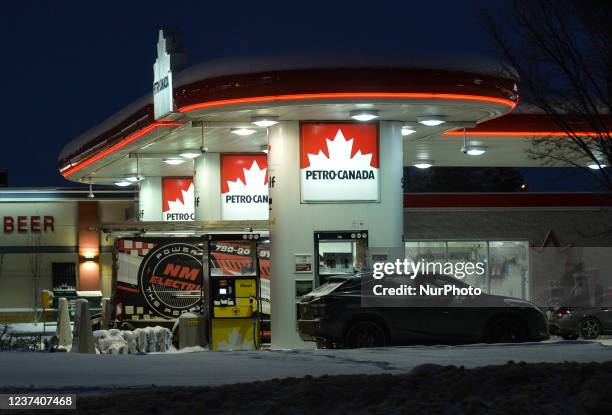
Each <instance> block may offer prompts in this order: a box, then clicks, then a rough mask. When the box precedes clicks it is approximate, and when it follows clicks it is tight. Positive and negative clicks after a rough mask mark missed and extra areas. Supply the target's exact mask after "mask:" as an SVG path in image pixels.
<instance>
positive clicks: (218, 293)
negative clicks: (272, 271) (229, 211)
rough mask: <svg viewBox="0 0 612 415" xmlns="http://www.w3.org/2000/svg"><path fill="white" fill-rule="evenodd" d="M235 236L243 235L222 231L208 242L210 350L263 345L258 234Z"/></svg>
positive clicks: (246, 348)
mask: <svg viewBox="0 0 612 415" xmlns="http://www.w3.org/2000/svg"><path fill="white" fill-rule="evenodd" d="M236 236H238V237H240V239H239V240H235V239H234V240H232V239H230V237H231V235H223V236H219V237H221V238H223V239H222V240H212V241H210V242H209V258H210V268H209V269H210V279H209V281H210V290H209V292H210V302H209V304H210V308H211V310H210V318H211V325H210V327H211V332H210V348H211V350H255V349H258V348H259V346H260V308H261V289H260V278H259V277H260V275H259V264H258V256H257V240H258V239H259V235H257V234H244V235H236Z"/></svg>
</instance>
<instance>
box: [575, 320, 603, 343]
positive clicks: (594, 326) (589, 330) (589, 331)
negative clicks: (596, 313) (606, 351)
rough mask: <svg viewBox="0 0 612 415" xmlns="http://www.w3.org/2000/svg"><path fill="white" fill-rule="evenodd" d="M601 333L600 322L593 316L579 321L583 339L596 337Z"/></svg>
mask: <svg viewBox="0 0 612 415" xmlns="http://www.w3.org/2000/svg"><path fill="white" fill-rule="evenodd" d="M600 334H601V323H600V322H599V320H597V319H596V318H593V317H587V318H585V319H584V320H582V322H581V323H580V336H582V338H583V339H588V340H592V339H596V338H597V337H598V336H599V335H600Z"/></svg>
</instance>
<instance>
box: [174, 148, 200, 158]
mask: <svg viewBox="0 0 612 415" xmlns="http://www.w3.org/2000/svg"><path fill="white" fill-rule="evenodd" d="M201 155H202V152H201V151H200V150H196V149H189V150H182V151H181V152H180V153H179V156H181V157H182V158H184V159H190V160H191V159H194V158H196V157H200V156H201Z"/></svg>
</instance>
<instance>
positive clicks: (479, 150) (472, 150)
mask: <svg viewBox="0 0 612 415" xmlns="http://www.w3.org/2000/svg"><path fill="white" fill-rule="evenodd" d="M461 151H462V152H463V153H464V154H467V155H468V156H482V155H483V154H484V153H486V152H487V148H486V147H485V146H465V147H463V148H462V149H461Z"/></svg>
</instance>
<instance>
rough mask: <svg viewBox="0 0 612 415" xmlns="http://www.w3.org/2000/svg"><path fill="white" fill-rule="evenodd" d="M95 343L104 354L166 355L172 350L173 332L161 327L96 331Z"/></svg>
mask: <svg viewBox="0 0 612 415" xmlns="http://www.w3.org/2000/svg"><path fill="white" fill-rule="evenodd" d="M94 342H95V345H96V348H97V349H98V350H99V351H100V353H102V354H137V353H165V352H168V351H170V350H172V332H171V331H170V330H168V329H167V328H165V327H160V326H156V327H145V328H139V329H136V330H134V331H131V330H117V329H111V330H96V331H95V332H94Z"/></svg>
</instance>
